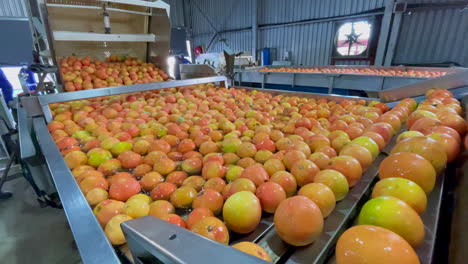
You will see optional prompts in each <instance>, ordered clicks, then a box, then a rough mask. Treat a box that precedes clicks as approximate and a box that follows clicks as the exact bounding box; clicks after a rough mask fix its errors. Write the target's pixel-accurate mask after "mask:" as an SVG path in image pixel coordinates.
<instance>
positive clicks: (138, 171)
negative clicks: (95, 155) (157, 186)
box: [101, 163, 153, 179]
mask: <svg viewBox="0 0 468 264" xmlns="http://www.w3.org/2000/svg"><path fill="white" fill-rule="evenodd" d="M101 165H102V164H101ZM152 170H153V167H152V166H150V165H148V164H144V163H143V164H140V165H138V166H136V168H135V169H133V176H135V178H137V179H140V178H141V177H143V175H145V174H147V173H149V172H151V171H152Z"/></svg>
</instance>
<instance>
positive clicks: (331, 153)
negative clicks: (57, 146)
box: [314, 146, 336, 158]
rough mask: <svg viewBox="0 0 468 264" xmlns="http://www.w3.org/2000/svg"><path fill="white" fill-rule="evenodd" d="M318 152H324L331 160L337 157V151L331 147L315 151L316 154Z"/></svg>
mask: <svg viewBox="0 0 468 264" xmlns="http://www.w3.org/2000/svg"><path fill="white" fill-rule="evenodd" d="M316 152H322V153H324V154H326V155H327V156H328V157H330V158H333V157H336V151H335V149H334V148H332V147H330V146H323V147H320V148H318V149H317V150H315V152H314V153H316Z"/></svg>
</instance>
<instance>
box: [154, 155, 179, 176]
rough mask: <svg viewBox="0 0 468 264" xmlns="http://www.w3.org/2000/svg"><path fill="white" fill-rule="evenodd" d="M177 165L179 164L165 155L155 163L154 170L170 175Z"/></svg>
mask: <svg viewBox="0 0 468 264" xmlns="http://www.w3.org/2000/svg"><path fill="white" fill-rule="evenodd" d="M176 167H177V165H176V163H175V162H174V161H173V160H171V159H170V158H165V157H163V158H161V159H159V160H158V161H156V162H155V163H154V165H153V170H154V171H156V172H158V173H160V174H161V175H168V174H169V173H171V172H173V171H174V170H175V169H176Z"/></svg>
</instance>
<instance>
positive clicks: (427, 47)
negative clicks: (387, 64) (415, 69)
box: [393, 9, 468, 66]
mask: <svg viewBox="0 0 468 264" xmlns="http://www.w3.org/2000/svg"><path fill="white" fill-rule="evenodd" d="M467 47H468V10H463V11H462V10H460V9H440V10H429V11H420V12H412V13H411V14H404V16H403V20H402V25H401V30H400V35H399V38H398V45H397V48H396V53H395V57H394V59H393V63H397V64H398V63H431V62H432V63H434V62H447V61H452V62H457V63H459V64H460V65H463V66H468V48H467Z"/></svg>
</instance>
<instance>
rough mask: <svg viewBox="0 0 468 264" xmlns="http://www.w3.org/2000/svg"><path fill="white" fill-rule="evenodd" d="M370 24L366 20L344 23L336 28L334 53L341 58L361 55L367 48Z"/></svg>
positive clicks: (370, 30) (369, 37)
mask: <svg viewBox="0 0 468 264" xmlns="http://www.w3.org/2000/svg"><path fill="white" fill-rule="evenodd" d="M371 32H372V24H371V23H370V22H369V21H367V20H361V21H353V22H346V23H343V24H341V25H340V26H339V27H338V32H337V38H336V52H337V55H341V56H359V55H363V53H365V52H366V50H367V49H368V47H369V42H370V39H371Z"/></svg>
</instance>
